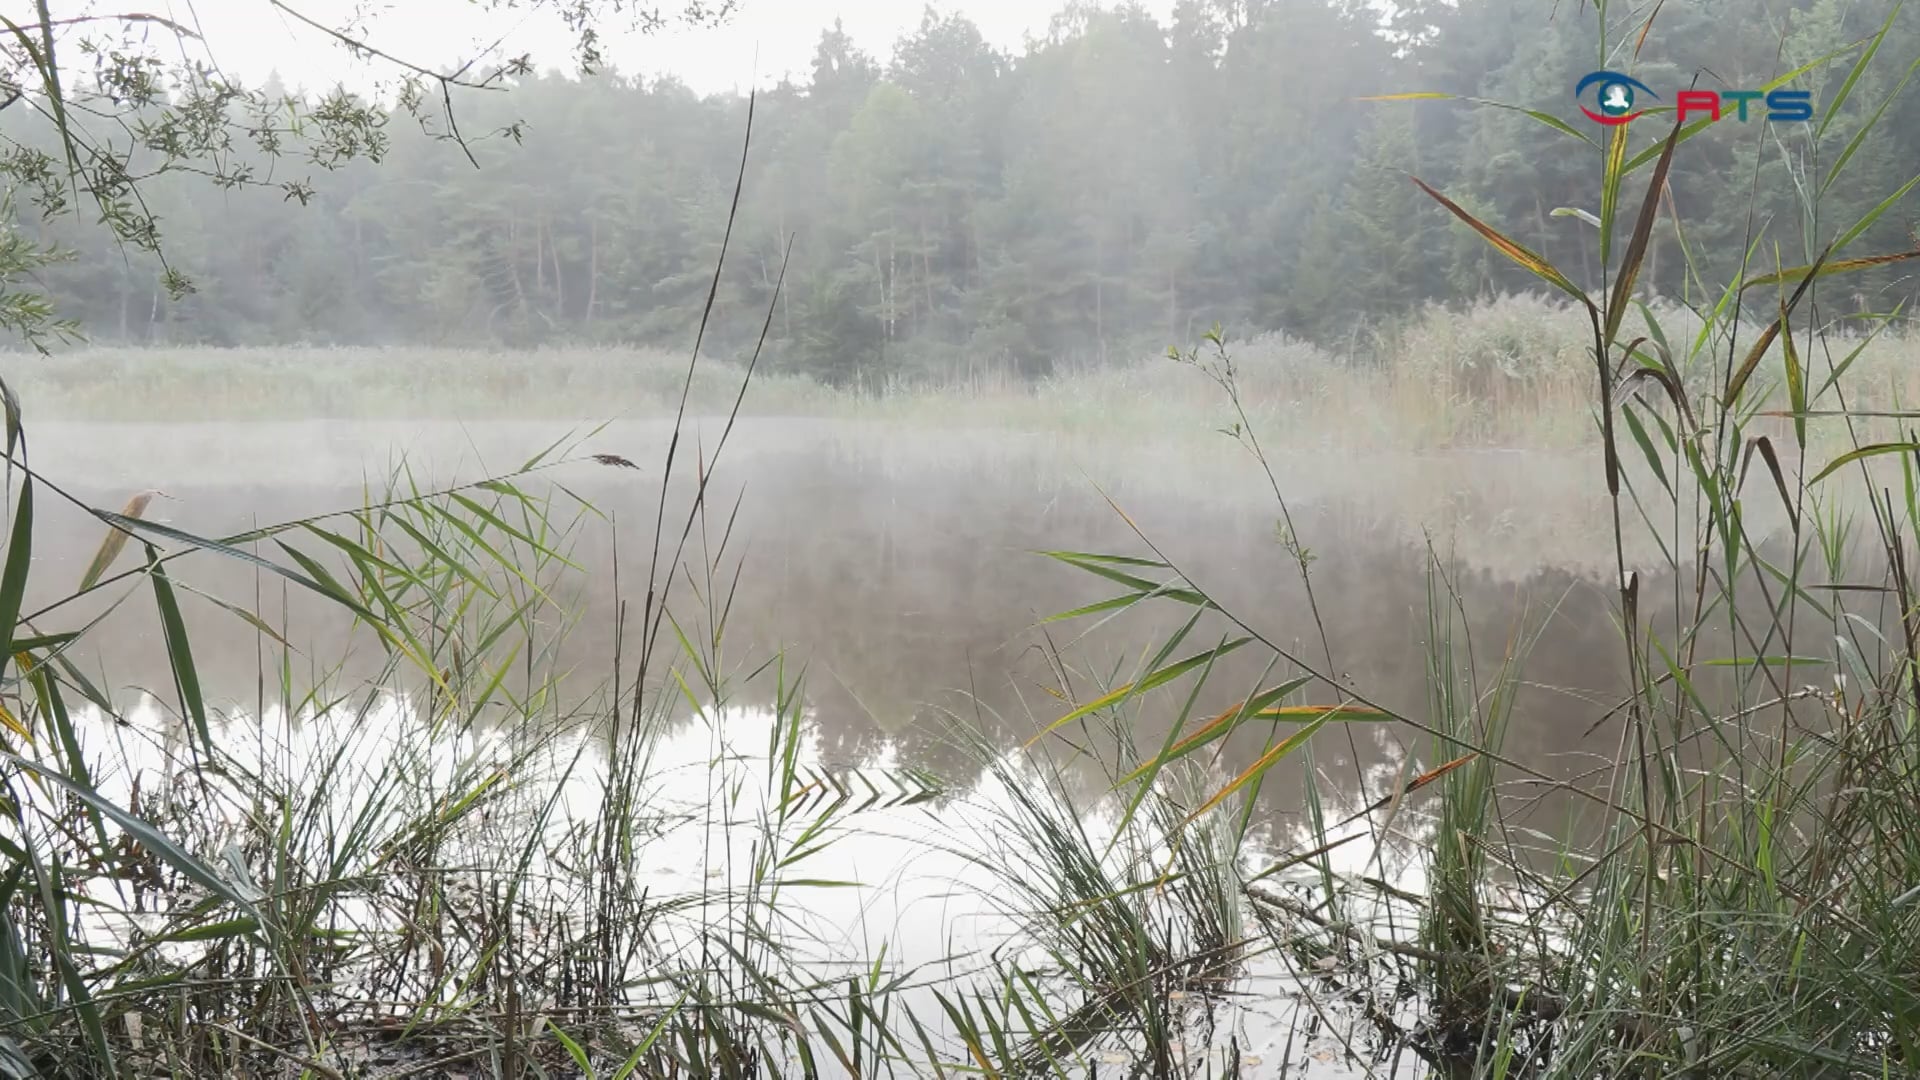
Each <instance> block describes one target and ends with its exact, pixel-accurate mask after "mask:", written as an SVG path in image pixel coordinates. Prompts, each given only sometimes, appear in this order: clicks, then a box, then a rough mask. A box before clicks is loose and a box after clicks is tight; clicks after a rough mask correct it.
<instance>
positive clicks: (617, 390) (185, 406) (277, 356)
mask: <svg viewBox="0 0 1920 1080" xmlns="http://www.w3.org/2000/svg"><path fill="white" fill-rule="evenodd" d="M1661 318H1662V321H1663V323H1664V324H1666V325H1668V326H1677V328H1678V329H1679V330H1680V331H1682V333H1680V334H1675V333H1674V332H1673V331H1669V335H1670V340H1671V342H1672V345H1673V349H1674V351H1675V352H1676V353H1682V354H1686V353H1689V352H1695V353H1696V355H1695V360H1694V364H1695V366H1696V367H1699V368H1701V370H1700V371H1699V372H1698V374H1699V375H1700V376H1701V377H1702V378H1703V379H1706V378H1710V377H1711V376H1712V372H1711V371H1709V370H1706V365H1707V364H1708V363H1712V364H1713V366H1714V367H1718V366H1721V365H1723V364H1724V361H1725V355H1724V354H1725V349H1724V348H1723V347H1716V346H1714V345H1712V344H1711V343H1709V344H1708V345H1707V346H1706V347H1704V348H1701V349H1698V350H1693V349H1692V348H1691V342H1689V341H1688V340H1686V337H1687V335H1691V334H1694V333H1697V328H1698V326H1699V321H1698V320H1697V319H1696V318H1693V317H1691V315H1690V313H1688V312H1686V311H1684V310H1682V309H1668V310H1666V311H1663V312H1662V314H1661ZM1862 329H1863V330H1870V328H1862ZM1587 333H1588V331H1587V329H1586V326H1585V322H1584V318H1583V316H1581V315H1580V314H1578V313H1576V312H1574V311H1573V310H1571V309H1570V308H1568V307H1567V306H1566V305H1564V304H1561V303H1558V302H1556V301H1551V300H1547V299H1543V298H1539V297H1533V296H1514V297H1504V298H1501V299H1498V300H1493V301H1488V302H1484V303H1481V304H1478V305H1475V306H1472V307H1469V308H1466V309H1464V310H1454V309H1446V308H1439V307H1435V308H1431V309H1429V310H1427V311H1426V312H1424V313H1422V314H1421V315H1420V316H1418V317H1417V318H1414V319H1411V320H1408V321H1406V322H1404V323H1401V324H1398V325H1395V326H1391V327H1384V328H1375V329H1372V330H1369V331H1367V332H1365V333H1356V334H1355V335H1354V338H1353V340H1352V342H1351V343H1350V345H1349V347H1347V348H1346V349H1345V350H1344V351H1343V352H1339V353H1336V352H1334V351H1330V350H1328V349H1325V348H1321V347H1319V346H1316V345H1313V344H1310V343H1307V342H1304V341H1299V340H1295V339H1291V338H1288V337H1286V336H1284V335H1281V334H1271V333H1270V334H1263V335H1259V336H1256V337H1252V338H1250V339H1247V340H1242V341H1237V342H1230V346H1231V349H1232V353H1233V357H1234V362H1235V365H1236V368H1237V371H1236V374H1237V379H1238V382H1239V385H1240V387H1241V389H1242V393H1243V396H1244V400H1245V404H1246V406H1247V410H1248V413H1249V416H1250V417H1251V418H1252V419H1254V420H1256V421H1258V422H1260V423H1261V425H1262V427H1263V429H1264V430H1266V431H1269V432H1271V433H1272V435H1271V440H1272V441H1275V442H1281V443H1285V444H1290V445H1318V446H1347V445H1363V446H1379V447H1400V446H1404V447H1408V448H1426V447H1439V446H1524V447H1532V448H1541V449H1548V448H1554V449H1567V448H1574V447H1578V446H1581V445H1584V444H1586V441H1587V439H1588V438H1589V436H1590V427H1591V416H1592V405H1591V400H1592V398H1593V396H1594V374H1593V369H1592V366H1591V361H1590V360H1589V359H1588V356H1587V351H1586V350H1587V348H1588V344H1587V340H1586V338H1585V337H1584V335H1586V334H1587ZM1749 340H1750V338H1749ZM1841 340H1842V343H1843V344H1844V343H1846V341H1847V339H1846V338H1845V337H1844V336H1843V337H1842V339H1841ZM1851 340H1852V344H1853V345H1864V348H1862V349H1861V352H1860V355H1859V357H1858V359H1857V360H1856V361H1855V363H1854V365H1853V367H1852V374H1851V375H1850V377H1849V383H1850V384H1851V385H1854V386H1856V387H1858V391H1857V393H1858V394H1861V395H1865V396H1866V397H1868V398H1870V399H1872V400H1871V401H1860V400H1856V401H1855V402H1854V403H1853V404H1854V405H1855V407H1857V408H1860V407H1872V406H1879V407H1898V406H1899V405H1901V404H1903V403H1910V402H1912V401H1914V400H1916V399H1920V364H1916V362H1915V361H1917V360H1920V340H1916V338H1915V337H1914V336H1913V335H1911V334H1908V333H1905V332H1903V331H1902V330H1900V329H1898V328H1890V329H1888V330H1886V331H1884V332H1882V333H1881V334H1880V336H1879V337H1878V338H1875V339H1873V340H1871V341H1867V340H1866V339H1865V338H1864V337H1859V336H1857V335H1856V336H1855V337H1853V338H1852V339H1851ZM1851 347H1852V346H1851V345H1850V346H1849V348H1851ZM1649 348H1651V346H1649ZM1844 359H1845V355H1844V354H1841V355H1837V356H1835V357H1833V358H1832V360H1833V362H1834V363H1839V362H1842V361H1843V360H1844ZM1813 362H1814V364H1815V369H1816V371H1818V369H1819V368H1820V367H1821V366H1824V361H1823V359H1822V358H1815V359H1814V361H1813ZM686 368H687V358H686V356H685V355H684V354H682V353H676V352H670V351H667V350H662V349H655V348H630V349H628V348H546V349H539V350H534V351H497V352H475V351H464V350H455V349H435V348H412V347H406V348H379V349H374V348H353V349H336V348H306V347H299V346H287V347H278V348H241V349H213V348H199V347H166V348H118V347H116V348H81V349H76V350H73V351H69V352H65V353H62V354H59V355H56V356H52V357H46V358H38V357H35V358H23V359H22V360H21V361H20V362H18V363H16V364H15V365H13V368H12V370H13V371H14V372H16V373H17V378H16V384H17V385H18V387H19V390H20V393H21V396H22V398H23V399H24V400H25V402H26V405H27V408H28V411H29V414H30V415H33V416H36V417H38V418H41V419H72V420H140V421H148V422H152V421H171V420H178V421H183V422H184V421H199V420H238V419H247V420H262V419H310V418H334V419H430V418H447V419H463V420H485V419H509V418H511V419H531V420H542V419H552V420H585V419H602V418H607V417H611V416H616V415H622V416H641V417H644V416H656V415H666V414H670V413H671V412H672V411H673V409H674V407H675V406H676V405H677V403H678V401H679V393H680V387H681V385H682V380H684V379H685V377H686ZM1778 368H1779V365H1778V363H1777V362H1771V363H1763V364H1762V365H1761V368H1760V369H1759V373H1758V375H1757V378H1758V379H1762V380H1763V379H1765V378H1767V377H1768V376H1769V374H1770V373H1772V372H1775V371H1777V370H1778ZM743 370H744V369H743V367H742V366H741V364H740V363H738V362H737V361H730V360H728V359H727V358H719V359H717V360H711V361H707V362H703V363H702V364H700V365H699V367H698V369H697V370H696V371H695V373H694V380H693V388H692V398H691V401H690V403H689V407H690V408H691V409H692V410H693V411H695V412H724V411H726V410H727V409H728V408H729V407H730V406H731V405H732V402H733V399H734V396H735V395H736V394H737V393H738V391H739V386H740V377H741V374H742V373H743ZM1775 396H1778V395H1775ZM1220 406H1221V402H1220V399H1219V397H1218V395H1217V393H1216V392H1215V388H1214V387H1213V386H1211V385H1210V384H1209V383H1208V381H1207V380H1206V379H1204V378H1201V377H1199V376H1197V375H1196V374H1195V373H1194V372H1192V371H1189V370H1185V369H1183V368H1182V367H1181V366H1180V365H1178V364H1175V363H1173V362H1172V361H1170V360H1168V359H1166V358H1165V357H1164V356H1142V357H1140V358H1137V359H1135V360H1133V361H1131V362H1127V363H1120V364H1115V365H1111V366H1108V367H1103V368H1095V369H1085V370H1077V371H1068V372H1062V373H1059V374H1056V375H1055V376H1053V377H1051V378H1049V379H1045V380H1042V381H1040V382H1037V383H1031V384H1027V383H1016V382H1007V381H1000V380H996V381H980V382H975V383H973V384H970V385H932V384H914V383H909V382H906V381H904V380H899V381H895V382H894V383H892V384H882V385H879V386H877V387H868V388H865V389H860V390H856V389H846V388H835V387H829V386H825V385H822V384H820V383H818V382H815V381H813V380H812V379H810V378H807V377H805V376H801V375H796V374H791V373H785V372H782V371H780V370H779V367H778V364H777V362H770V363H768V364H766V365H763V367H762V369H761V370H760V371H759V372H757V373H756V375H755V379H754V383H753V386H752V387H751V389H750V390H749V392H748V394H747V398H746V403H745V409H746V412H747V413H749V414H752V415H775V416H820V417H839V416H845V417H849V418H855V417H857V418H864V419H891V420H898V421H902V422H907V423H911V424H915V425H939V426H947V425H965V426H969V427H1008V428H1014V429H1020V430H1060V431H1071V432H1075V433H1095V432H1109V433H1114V434H1120V435H1123V436H1126V437H1136V436H1138V435H1139V434H1141V433H1146V432H1156V433H1165V434H1172V433H1175V432H1182V431H1195V430H1198V431H1199V432H1201V433H1204V432H1206V431H1210V430H1212V428H1213V427H1214V426H1217V424H1218V423H1219V422H1220V420H1221V415H1222V414H1221V411H1220ZM1769 407H1772V406H1769Z"/></svg>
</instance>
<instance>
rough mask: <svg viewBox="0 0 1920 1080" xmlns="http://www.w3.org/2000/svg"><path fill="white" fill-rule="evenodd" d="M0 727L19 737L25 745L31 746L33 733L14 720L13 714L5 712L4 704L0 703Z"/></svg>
mask: <svg viewBox="0 0 1920 1080" xmlns="http://www.w3.org/2000/svg"><path fill="white" fill-rule="evenodd" d="M0 727H4V728H6V729H7V730H8V731H11V732H13V733H14V734H15V735H18V736H20V741H22V742H24V743H26V744H27V745H29V746H31V745H33V732H31V731H28V730H27V727H26V725H25V724H22V723H21V722H20V721H18V720H16V719H14V718H13V713H11V712H9V711H7V707H6V705H5V704H4V703H0Z"/></svg>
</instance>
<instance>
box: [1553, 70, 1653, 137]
mask: <svg viewBox="0 0 1920 1080" xmlns="http://www.w3.org/2000/svg"><path fill="white" fill-rule="evenodd" d="M1589 90H1592V91H1593V95H1592V96H1593V99H1594V105H1595V106H1596V108H1589V107H1588V105H1587V97H1588V91H1589ZM1640 94H1645V95H1647V96H1648V97H1650V98H1658V97H1659V96H1660V95H1659V94H1656V93H1654V92H1653V91H1652V90H1649V89H1647V84H1646V83H1643V82H1641V81H1640V80H1639V79H1636V78H1634V77H1633V76H1631V75H1622V74H1620V73H1619V72H1617V71H1596V72H1594V73H1592V74H1591V75H1588V76H1586V77H1585V78H1583V79H1581V80H1580V82H1579V84H1578V85H1576V86H1575V87H1574V88H1573V98H1574V101H1575V103H1576V104H1578V105H1579V106H1580V111H1581V112H1583V113H1586V114H1587V119H1589V120H1592V121H1593V122H1594V123H1597V124H1607V125H1614V124H1624V123H1626V122H1627V121H1629V120H1632V119H1634V118H1635V117H1637V116H1640V115H1642V112H1636V111H1634V107H1633V106H1634V102H1635V100H1636V99H1637V98H1638V96H1639V95H1640ZM1643 111H1644V110H1643Z"/></svg>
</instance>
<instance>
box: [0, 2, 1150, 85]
mask: <svg viewBox="0 0 1920 1080" xmlns="http://www.w3.org/2000/svg"><path fill="white" fill-rule="evenodd" d="M287 2H288V4H289V5H290V6H291V7H293V8H294V9H296V10H298V11H300V12H301V13H303V14H306V15H308V16H311V17H312V18H313V19H315V20H316V21H319V22H325V23H328V24H329V25H339V24H341V23H343V22H346V21H348V20H351V19H352V18H353V17H354V13H355V12H356V11H358V12H364V13H366V22H365V25H366V26H367V27H368V31H367V39H368V41H369V42H370V43H371V44H373V45H374V46H376V47H377V48H380V49H382V50H385V51H387V52H390V53H393V54H395V55H398V56H402V57H404V58H406V59H408V60H410V61H413V62H416V63H420V64H422V65H423V66H427V67H436V68H437V67H439V66H441V65H443V64H446V63H449V62H451V61H454V60H455V59H459V60H465V59H466V58H468V57H470V56H471V55H472V54H473V52H474V50H475V46H476V43H477V44H478V45H479V46H480V47H485V46H486V45H489V44H491V43H492V42H494V41H496V40H498V39H499V38H501V37H502V36H503V35H505V36H508V37H509V38H510V39H511V47H512V50H513V55H518V54H519V53H522V52H531V53H532V54H533V55H534V59H535V61H536V63H538V64H539V65H540V66H541V67H543V68H544V67H549V66H558V67H570V66H571V64H570V56H571V44H572V40H573V39H572V37H571V36H570V35H569V33H568V31H567V30H566V28H565V27H564V26H563V25H562V24H561V23H560V21H559V20H558V19H557V18H553V17H548V16H539V15H529V14H527V13H524V12H514V11H499V12H485V11H482V10H479V9H478V8H477V7H476V5H474V4H473V3H470V2H469V0H287ZM17 6H26V7H28V8H29V10H30V5H24V4H23V0H0V11H8V9H12V8H15V7H17ZM608 6H609V7H610V6H611V4H609V5H608ZM660 6H661V7H662V8H663V9H668V10H671V9H674V8H676V7H677V6H678V4H677V2H676V0H664V2H662V3H661V4H660ZM1062 6H1063V3H1062V0H938V2H937V3H936V4H935V7H936V9H937V10H940V11H942V12H953V11H957V12H960V13H963V14H965V15H966V16H968V17H969V18H971V19H972V20H973V21H974V22H975V23H977V24H978V25H979V27H980V29H981V32H982V33H983V34H985V35H986V37H987V39H988V40H990V41H992V42H994V43H995V44H997V45H999V46H1001V47H1003V48H1008V49H1016V48H1018V47H1019V46H1020V44H1021V42H1022V41H1023V40H1024V38H1025V36H1026V35H1028V34H1034V35H1036V36H1037V35H1040V34H1044V33H1045V30H1046V26H1047V22H1048V20H1049V19H1050V18H1051V17H1052V15H1053V13H1054V12H1056V11H1058V10H1059V9H1060V8H1061V7H1062ZM1146 7H1147V8H1148V9H1149V10H1153V11H1156V12H1158V13H1160V14H1163V15H1164V14H1165V13H1166V12H1167V11H1168V10H1170V9H1171V8H1172V0H1150V2H1148V3H1147V4H1146ZM924 8H925V5H924V3H922V2H921V0H740V4H739V10H738V11H736V12H735V13H734V15H733V16H731V18H730V19H729V20H728V21H727V23H726V24H725V25H724V26H722V27H721V28H719V29H715V30H707V31H687V30H672V31H667V32H663V33H659V34H655V35H650V36H649V35H641V34H627V35H622V36H618V37H614V36H612V35H609V38H608V40H607V41H606V42H605V43H604V44H603V51H604V52H605V53H606V55H607V56H608V57H609V58H610V59H611V60H612V61H613V63H614V64H615V65H616V66H618V67H619V68H620V69H621V70H623V71H626V72H628V73H631V74H659V73H662V72H672V73H673V74H675V75H678V76H679V77H680V78H681V79H682V80H684V81H685V82H686V83H688V84H689V85H690V86H692V87H693V88H694V89H696V90H700V91H717V90H730V89H736V88H738V89H745V88H747V87H748V86H751V85H758V86H767V85H770V84H771V83H773V82H775V81H777V80H778V79H779V77H780V76H781V75H782V74H784V73H786V72H790V71H791V72H801V73H804V72H805V71H806V70H807V65H808V60H809V58H810V57H811V56H812V54H813V48H814V45H815V43H816V42H818V40H819V37H820V31H821V30H822V29H823V28H825V27H827V26H830V25H832V23H833V20H834V19H835V18H836V17H838V18H840V19H841V20H842V21H843V22H844V23H845V26H846V29H847V32H848V33H849V34H851V35H852V36H853V38H854V40H855V41H856V42H858V43H859V45H860V47H861V48H863V49H865V50H867V51H868V52H871V53H873V54H875V55H877V56H881V57H883V58H884V57H885V56H886V55H888V53H889V52H890V51H891V49H892V46H893V42H894V41H895V40H896V39H897V38H898V37H900V35H901V34H902V33H904V32H907V31H909V30H911V29H912V28H913V27H915V26H917V25H918V24H919V22H920V16H921V12H922V11H923V10H924ZM53 10H54V12H55V14H56V15H57V16H71V15H75V14H83V13H85V14H106V13H113V12H121V11H148V12H153V13H156V14H161V13H164V14H167V15H170V16H171V17H173V18H175V19H176V20H178V21H180V22H182V23H184V24H186V25H188V26H196V25H197V26H198V27H199V28H200V30H201V32H202V33H204V35H205V38H206V42H207V46H208V48H209V50H210V51H211V52H212V53H213V55H214V56H215V58H216V59H217V60H218V62H219V63H220V66H221V67H222V68H223V69H224V70H226V71H227V72H228V74H230V75H237V76H240V77H241V78H243V79H245V80H246V81H248V82H258V81H259V80H261V79H263V78H264V77H265V76H266V75H267V74H268V73H269V72H273V71H278V72H279V73H281V75H282V76H284V77H285V78H286V80H287V81H288V82H289V83H292V84H295V85H303V86H305V87H307V88H309V89H315V88H320V87H326V86H331V85H332V84H333V83H335V82H339V81H345V82H346V83H348V84H349V85H352V86H356V87H365V86H366V85H368V84H369V82H370V79H371V78H372V77H373V76H372V74H371V73H370V69H369V66H368V63H366V62H356V61H354V60H352V59H351V58H349V57H348V56H347V54H346V52H345V50H343V49H342V48H341V47H340V46H339V45H338V44H336V43H334V42H333V41H332V40H331V39H329V38H328V37H327V36H326V35H325V34H323V33H321V32H319V31H317V30H314V29H313V28H311V27H308V26H303V25H301V23H300V22H299V21H298V20H297V19H295V18H293V17H291V16H289V15H287V14H286V13H284V12H281V11H278V10H276V9H275V8H274V7H273V6H272V5H271V4H270V3H268V2H267V0H146V2H145V3H139V2H129V0H55V2H54V4H53ZM8 13H9V14H10V15H14V14H24V13H15V12H11V11H9V12H8ZM27 21H31V20H27ZM375 63H377V62H375ZM387 70H388V71H390V70H391V69H387ZM756 75H757V77H756Z"/></svg>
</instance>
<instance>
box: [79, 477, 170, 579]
mask: <svg viewBox="0 0 1920 1080" xmlns="http://www.w3.org/2000/svg"><path fill="white" fill-rule="evenodd" d="M158 494H160V493H159V492H157V491H143V492H141V493H139V494H138V495H135V496H134V497H133V498H131V499H128V500H127V505H126V506H125V507H124V508H122V509H121V511H120V516H121V517H126V518H133V519H134V520H136V521H138V520H139V519H140V518H141V517H142V516H144V515H145V514H146V512H147V504H148V503H150V502H152V501H153V497H154V496H155V495H158ZM126 546H127V533H126V531H125V530H124V529H117V528H114V527H113V526H111V525H109V526H108V527H107V535H106V536H105V537H104V538H103V539H102V540H101V541H100V549H99V550H98V551H95V552H94V553H93V562H91V563H89V564H88V565H87V572H86V573H84V574H82V575H80V591H81V592H85V591H86V590H88V589H91V588H93V587H94V585H95V584H97V583H98V582H99V581H100V579H101V578H102V577H104V576H105V575H106V572H107V569H108V568H109V567H111V566H112V565H113V560H115V559H117V558H119V557H120V552H121V550H122V549H124V548H125V547H126Z"/></svg>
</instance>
